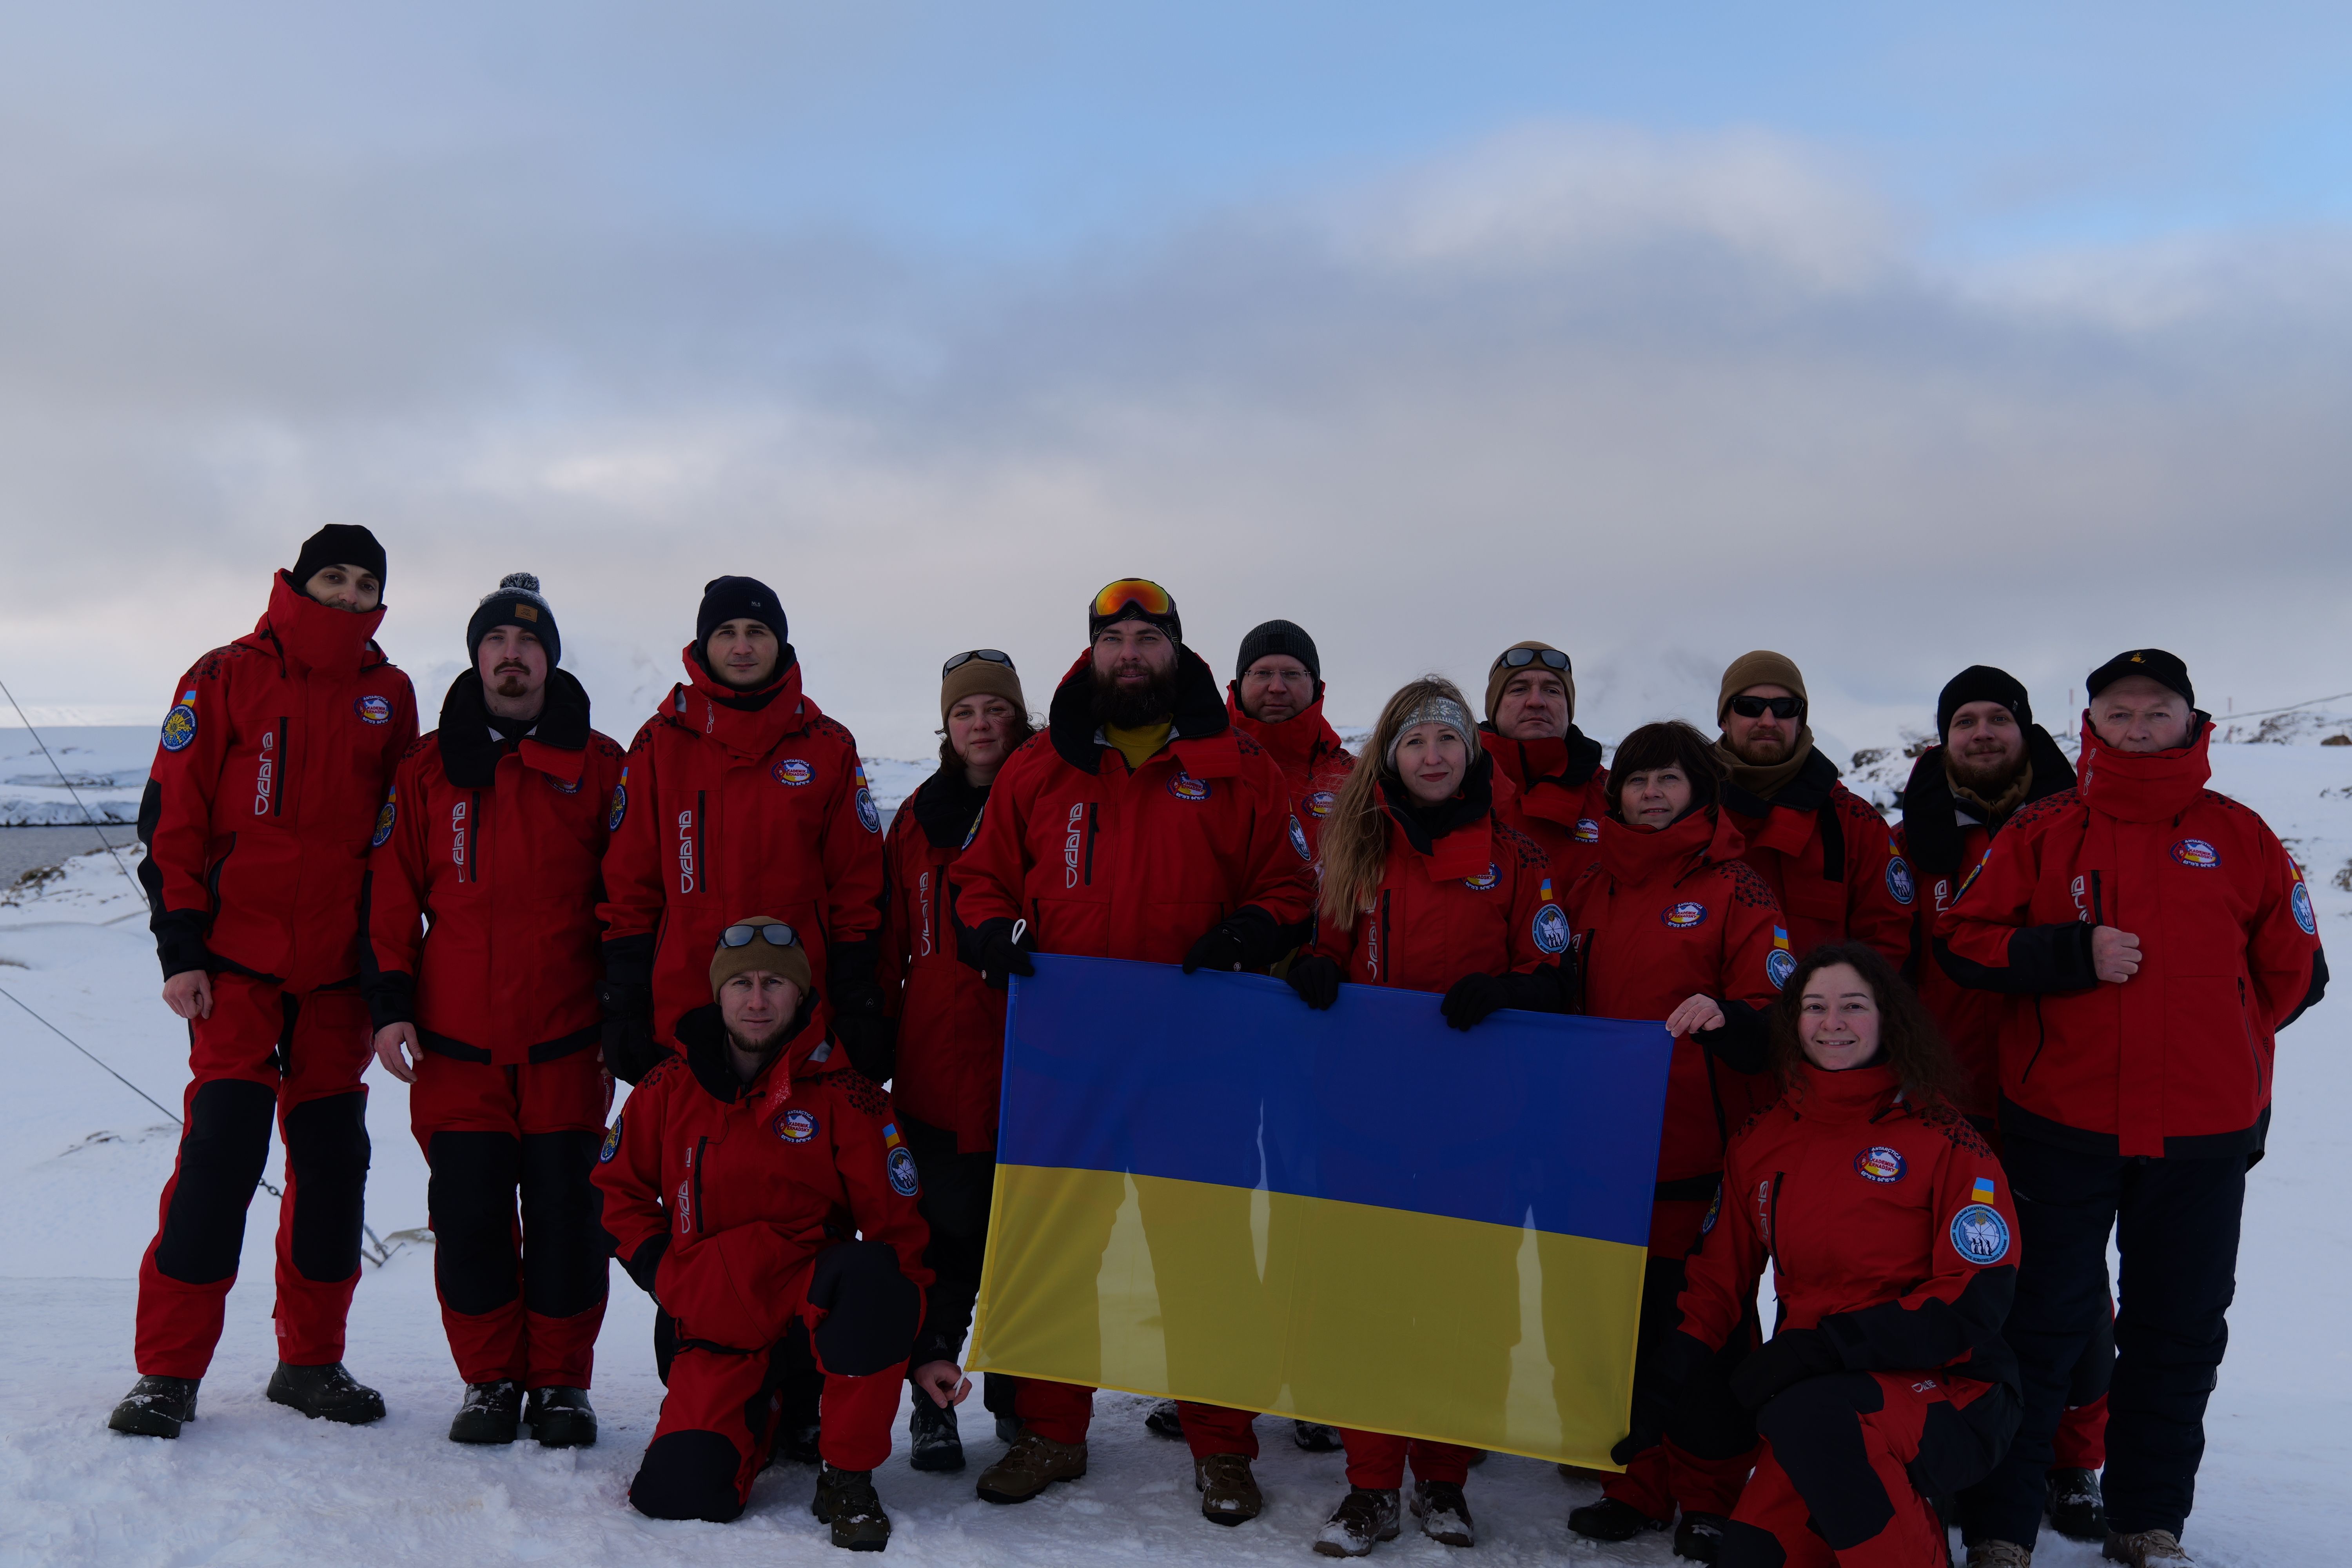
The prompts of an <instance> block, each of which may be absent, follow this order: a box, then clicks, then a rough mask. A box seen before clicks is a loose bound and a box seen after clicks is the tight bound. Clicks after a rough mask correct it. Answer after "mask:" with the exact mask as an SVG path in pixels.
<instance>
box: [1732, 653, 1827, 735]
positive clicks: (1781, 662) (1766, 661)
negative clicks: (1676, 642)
mask: <svg viewBox="0 0 2352 1568" xmlns="http://www.w3.org/2000/svg"><path fill="white" fill-rule="evenodd" d="M1751 686H1785V687H1787V688H1788V689H1789V690H1790V693H1792V694H1793V695H1794V696H1795V697H1796V699H1797V700H1799V701H1800V702H1802V703H1803V704H1804V705H1805V707H1806V709H1807V710H1811V708H1812V705H1813V703H1812V699H1811V698H1810V697H1807V696H1806V695H1805V678H1804V676H1803V675H1802V674H1801V673H1800V672H1799V670H1798V668H1797V663H1796V660H1794V659H1792V658H1790V657H1789V656H1788V655H1787V654H1785V653H1774V652H1772V651H1771V650H1769V648H1760V647H1759V648H1758V649H1757V650H1756V651H1755V652H1753V653H1743V654H1741V655H1740V656H1739V657H1738V658H1735V659H1733V660H1732V661H1731V668H1728V669H1727V670H1725V671H1724V672H1723V689H1722V690H1721V691H1720V692H1718V693H1717V696H1716V699H1715V721H1716V722H1717V723H1718V724H1720V723H1722V722H1723V716H1724V715H1725V714H1726V713H1728V712H1730V711H1731V700H1732V699H1733V698H1735V697H1737V696H1738V695H1739V694H1740V693H1741V692H1743V691H1745V690H1747V689H1748V688H1749V687H1751Z"/></svg>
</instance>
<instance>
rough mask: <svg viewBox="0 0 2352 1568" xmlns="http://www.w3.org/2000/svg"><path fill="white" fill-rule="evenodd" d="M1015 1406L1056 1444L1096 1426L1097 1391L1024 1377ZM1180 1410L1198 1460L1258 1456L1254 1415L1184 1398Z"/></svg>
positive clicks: (1078, 1439)
mask: <svg viewBox="0 0 2352 1568" xmlns="http://www.w3.org/2000/svg"><path fill="white" fill-rule="evenodd" d="M1013 1410H1014V1412H1015V1413H1016V1414H1017V1415H1019V1416H1020V1417H1021V1425H1022V1426H1026V1427H1028V1428H1029V1429H1030V1430H1031V1431H1033V1432H1034V1433H1036V1434H1037V1435H1038V1436H1040V1437H1049V1438H1051V1439H1053V1440H1054V1441H1055V1442H1056V1443H1083V1442H1085V1441H1086V1440H1087V1427H1088V1426H1092V1425H1093V1423H1094V1415H1095V1391H1094V1390H1093V1389H1091V1388H1087V1387H1086V1386H1084V1385H1083V1384H1076V1383H1049V1382H1047V1381H1046V1380H1045V1379H1044V1378H1042V1377H1024V1378H1023V1379H1022V1380H1021V1388H1020V1392H1019V1393H1018V1394H1015V1395H1014V1396H1013ZM1176 1411H1177V1414H1178V1415H1181V1417H1182V1418H1183V1421H1184V1442H1185V1445H1186V1446H1187V1447H1190V1448H1191V1449H1192V1457H1193V1458H1196V1459H1205V1458H1208V1457H1209V1456H1210V1455H1212V1454H1240V1455H1243V1456H1244V1457H1246V1458H1252V1459H1255V1458H1257V1427H1256V1425H1255V1423H1256V1421H1257V1415H1256V1413H1255V1411H1249V1410H1229V1409H1227V1408H1226V1407H1225V1406H1223V1405H1195V1404H1193V1403H1192V1401H1190V1400H1184V1399H1180V1400H1178V1401H1177V1402H1176Z"/></svg>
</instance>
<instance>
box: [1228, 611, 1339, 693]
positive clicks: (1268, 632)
mask: <svg viewBox="0 0 2352 1568" xmlns="http://www.w3.org/2000/svg"><path fill="white" fill-rule="evenodd" d="M1270 653H1286V654H1288V655H1289V656H1290V657H1291V658H1295V659H1297V661H1298V662H1299V663H1301V664H1303V665H1305V666H1306V667H1307V674H1309V675H1311V676H1313V677H1314V678H1315V679H1317V680H1318V681H1319V680H1321V679H1323V661H1322V659H1320V658H1318V657H1317V656H1316V653H1315V639H1314V638H1313V637H1308V636H1307V631H1306V628H1304V627H1303V626H1299V625H1297V623H1296V622H1293V621H1267V622H1265V623H1264V624H1262V625H1259V626H1252V627H1251V628H1250V633H1249V636H1247V637H1244V638H1242V651H1241V658H1239V659H1238V660H1237V661H1236V662H1235V664H1234V679H1235V680H1239V679H1242V678H1243V677H1244V676H1245V675H1247V674H1248V673H1249V672H1250V666H1251V665H1254V664H1255V663H1256V662H1257V661H1258V660H1259V659H1262V658H1265V656H1266V655H1268V654H1270Z"/></svg>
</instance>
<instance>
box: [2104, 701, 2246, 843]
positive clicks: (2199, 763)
mask: <svg viewBox="0 0 2352 1568" xmlns="http://www.w3.org/2000/svg"><path fill="white" fill-rule="evenodd" d="M2212 741H2213V725H2212V721H2211V719H2210V716H2209V715H2207V714H2204V713H2200V714H2198V715H2197V738H2196V739H2195V740H2193V741H2191V742H2189V744H2187V745H2185V746H2180V747H2177V748H2175V749H2174V750H2172V751H2168V752H2118V751H2116V749H2114V748H2113V747H2111V746H2109V745H2108V744H2107V743H2106V742H2105V741H2102V740H2100V739H2099V736H2098V732H2097V731H2095V730H2093V729H2092V728H2091V717H2090V715H2089V714H2088V713H2087V712H2086V713H2084V715H2083V756H2082V760H2081V761H2080V762H2079V763H2076V764H2075V770H2074V772H2075V784H2074V787H2075V789H2076V790H2077V791H2079V792H2080V793H2081V795H2082V797H2083V804H2084V805H2086V806H2088V807H2090V808H2091V809H2092V810H2093V811H2096V812H2102V813H2104V814H2105V815H2106V816H2112V817H2115V818H2116V819H2117V820H2118V821H2122V822H2161V821H2163V820H2164V819H2165V818H2166V817H2168V816H2179V815H2180V814H2181V813H2182V812H2184V811H2186V810H2188V809H2189V806H2191V805H2194V804H2196V801H2197V797H2198V795H2200V794H2202V793H2203V792H2204V789H2205V784H2206V782H2207V781H2208V780H2210V778H2212V776H2213V766H2212V762H2211V759H2210V757H2209V756H2208V755H2207V749H2208V748H2209V747H2210V745H2211V744H2212Z"/></svg>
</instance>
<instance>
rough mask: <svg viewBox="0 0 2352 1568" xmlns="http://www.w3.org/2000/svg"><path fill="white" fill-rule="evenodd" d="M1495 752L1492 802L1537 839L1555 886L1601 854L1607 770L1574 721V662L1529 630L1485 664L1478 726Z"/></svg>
mask: <svg viewBox="0 0 2352 1568" xmlns="http://www.w3.org/2000/svg"><path fill="white" fill-rule="evenodd" d="M1478 728H1479V730H1480V731H1481V732H1482V733H1483V734H1484V735H1485V736H1486V741H1485V746H1486V751H1487V752H1489V753H1490V754H1492V755H1493V757H1494V759H1495V776H1496V786H1495V795H1496V803H1497V804H1498V805H1506V806H1507V808H1508V809H1510V810H1513V811H1516V812H1517V814H1518V822H1517V826H1521V827H1524V828H1526V829H1527V831H1528V835H1529V836H1530V837H1533V838H1534V839H1535V841H1536V842H1537V843H1538V844H1540V845H1542V846H1543V847H1544V853H1545V854H1546V855H1547V856H1549V858H1550V859H1551V864H1552V875H1553V876H1554V877H1555V878H1557V879H1558V880H1559V886H1560V888H1562V889H1567V888H1569V887H1570V886H1571V885H1573V884H1574V883H1575V881H1576V879H1577V878H1578V877H1580V876H1581V875H1582V874H1583V872H1584V868H1586V867H1588V866H1590V865H1591V864H1592V862H1593V861H1594V860H1596V859H1598V858H1600V855H1601V818H1603V817H1605V816H1608V815H1609V770H1608V769H1607V768H1604V767H1602V766H1601V742H1598V741H1596V740H1593V739H1592V738H1591V736H1589V735H1587V734H1586V733H1585V732H1584V731H1581V730H1580V729H1578V728H1577V727H1576V669H1575V667H1574V666H1573V665H1571V664H1570V662H1569V658H1568V655H1566V654H1564V653H1562V652H1560V650H1559V649H1558V648H1556V647H1552V646H1551V644H1549V643H1548V642H1538V641H1537V640H1536V639H1535V638H1533V637H1528V638H1525V639H1523V640H1521V641H1518V642H1515V643H1513V644H1512V645H1511V646H1510V647H1507V648H1505V649H1504V650H1503V651H1502V652H1501V653H1498V654H1496V656H1495V662H1494V663H1493V664H1491V665H1489V666H1488V667H1487V669H1486V721H1484V722H1483V723H1481V724H1480V725H1479V726H1478Z"/></svg>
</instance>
